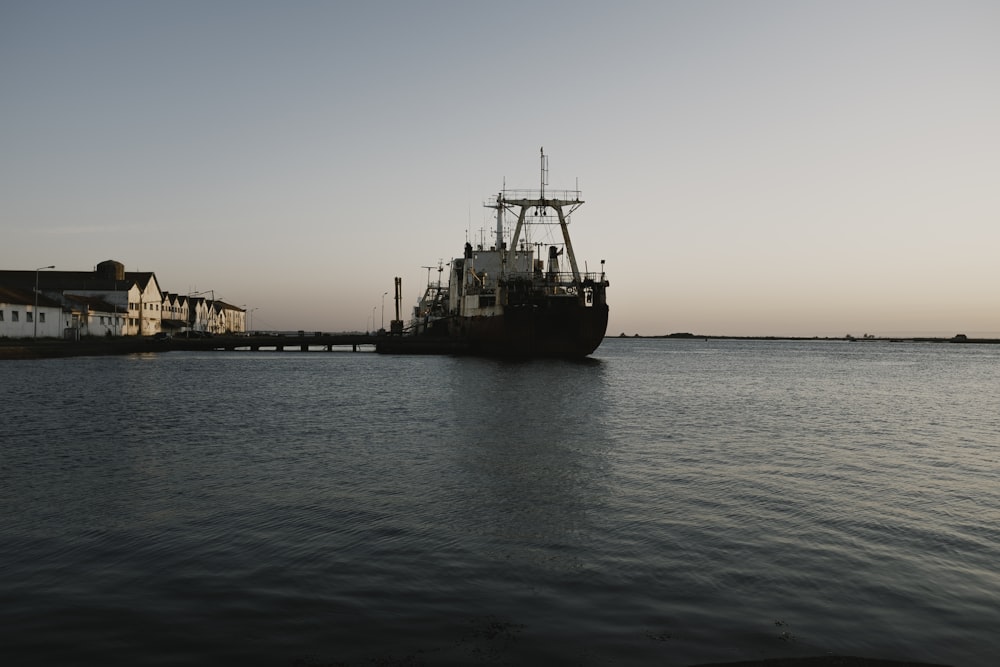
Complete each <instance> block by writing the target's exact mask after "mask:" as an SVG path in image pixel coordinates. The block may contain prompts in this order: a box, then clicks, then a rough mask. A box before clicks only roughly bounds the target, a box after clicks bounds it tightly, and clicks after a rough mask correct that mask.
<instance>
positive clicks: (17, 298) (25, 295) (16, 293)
mask: <svg viewBox="0 0 1000 667" xmlns="http://www.w3.org/2000/svg"><path fill="white" fill-rule="evenodd" d="M33 289H34V286H32V289H31V290H23V289H17V288H16V287H5V286H4V285H0V303H10V304H17V305H19V306H33V305H34V304H35V293H34V291H33ZM38 305H39V306H45V307H46V308H62V304H61V303H59V302H58V301H53V300H52V299H50V298H48V297H47V296H45V295H44V294H39V295H38Z"/></svg>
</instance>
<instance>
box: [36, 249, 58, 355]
mask: <svg viewBox="0 0 1000 667" xmlns="http://www.w3.org/2000/svg"><path fill="white" fill-rule="evenodd" d="M54 268H56V265H55V264H53V265H52V266H41V267H38V268H37V269H35V310H34V311H33V312H32V314H31V319H32V320H33V321H34V323H35V338H38V272H39V271H44V270H45V269H54Z"/></svg>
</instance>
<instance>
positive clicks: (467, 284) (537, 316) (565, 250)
mask: <svg viewBox="0 0 1000 667" xmlns="http://www.w3.org/2000/svg"><path fill="white" fill-rule="evenodd" d="M540 158H541V178H540V187H539V189H538V190H537V191H525V190H508V189H506V188H505V189H502V190H501V191H500V192H499V193H497V195H496V196H494V197H492V198H491V199H490V200H489V201H488V202H487V203H486V206H487V207H488V208H491V209H493V211H494V216H495V222H496V230H495V235H494V236H493V239H492V241H493V242H492V244H490V245H487V244H486V243H482V242H481V243H479V244H477V245H475V246H474V245H473V244H472V243H471V242H469V241H467V242H466V243H465V249H464V252H463V254H462V256H461V257H459V258H456V259H453V260H452V261H451V262H450V263H449V265H448V267H447V271H448V275H447V279H446V280H444V281H442V277H443V276H442V274H443V273H444V271H445V267H444V265H443V264H442V265H439V266H438V267H437V276H436V277H433V278H432V277H431V276H430V271H431V270H433V267H426V268H428V285H427V289H426V290H425V292H424V296H423V297H422V298H421V299H420V302H419V303H418V304H417V306H416V307H415V308H414V312H413V319H412V320H411V322H410V325H409V327H407V330H405V331H401V329H402V326H401V323H394V325H393V329H394V331H395V332H396V333H400V334H402V335H400V336H398V337H392V336H390V337H388V339H389V340H387V342H386V343H385V344H381V348H382V351H390V352H405V351H435V349H434V348H435V342H437V343H438V344H439V346H440V347H441V348H442V351H454V352H466V353H472V354H487V355H503V356H529V357H530V356H546V357H583V356H586V355H588V354H590V353H591V352H593V351H594V350H595V349H597V346H598V345H600V343H601V340H602V339H603V338H604V334H605V332H606V330H607V324H608V305H607V300H606V298H605V297H606V288H607V287H608V281H607V278H606V275H605V272H604V260H603V259H602V260H601V269H600V271H599V272H597V273H589V272H587V271H586V270H585V271H584V272H581V271H580V267H579V265H578V263H577V259H576V254H575V252H574V251H573V243H572V241H571V239H570V234H569V223H570V220H569V217H570V215H571V214H572V213H573V212H574V211H576V210H577V209H578V208H580V206H582V205H583V203H584V201H583V199H581V197H580V191H579V190H568V191H557V192H552V191H550V192H546V190H545V186H546V185H547V184H548V183H547V175H548V157H547V156H546V155H545V153H544V150H542V151H541V156H540ZM510 221H514V222H513V227H512V228H511V224H510ZM553 230H557V234H553V233H552V231H553ZM398 298H399V290H398V289H397V299H398ZM392 339H394V340H392ZM407 339H410V340H409V341H408V340H407ZM411 342H412V344H411ZM408 344H409V346H410V347H411V348H412V349H411V350H407V349H405V348H406V346H407V345H408Z"/></svg>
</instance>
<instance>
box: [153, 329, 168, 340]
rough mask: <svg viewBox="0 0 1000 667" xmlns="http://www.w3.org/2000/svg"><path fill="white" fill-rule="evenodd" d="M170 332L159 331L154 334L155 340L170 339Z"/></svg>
mask: <svg viewBox="0 0 1000 667" xmlns="http://www.w3.org/2000/svg"><path fill="white" fill-rule="evenodd" d="M170 337H171V336H170V334H168V333H167V332H166V331H160V332H159V333H155V334H153V340H161V341H168V340H170Z"/></svg>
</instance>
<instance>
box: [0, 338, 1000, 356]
mask: <svg viewBox="0 0 1000 667" xmlns="http://www.w3.org/2000/svg"><path fill="white" fill-rule="evenodd" d="M606 338H609V339H610V338H618V339H638V340H650V339H671V340H692V341H707V340H720V341H725V340H786V341H816V340H828V341H847V342H852V343H854V342H857V343H870V342H888V343H904V342H909V343H967V344H995V343H1000V338H969V337H968V336H965V335H963V334H958V335H957V336H952V337H950V338H944V337H906V338H900V337H895V336H894V337H878V336H871V335H865V336H862V337H860V338H858V337H854V336H838V337H831V336H826V337H824V336H718V335H711V334H692V333H672V334H663V335H654V336H649V335H640V334H632V335H626V334H624V333H622V334H619V335H617V336H606ZM376 340H377V338H376V337H375V336H367V335H365V334H342V333H321V332H316V333H315V334H313V333H310V334H309V335H307V336H304V335H301V334H300V335H298V336H296V335H280V336H217V337H214V338H210V339H179V338H174V339H172V340H170V341H168V342H164V341H159V340H154V339H153V338H151V337H149V336H142V337H139V336H118V337H97V336H95V337H90V338H83V339H81V340H62V339H58V338H39V339H34V338H0V360H11V359H51V358H58V357H83V356H105V355H119V354H137V353H148V352H168V351H171V350H189V351H190V350H205V351H209V350H219V351H222V350H237V349H259V348H266V349H274V348H283V349H288V350H301V349H308V348H309V347H314V346H327V347H329V346H337V347H342V346H352V345H371V346H374V345H375V342H376Z"/></svg>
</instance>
